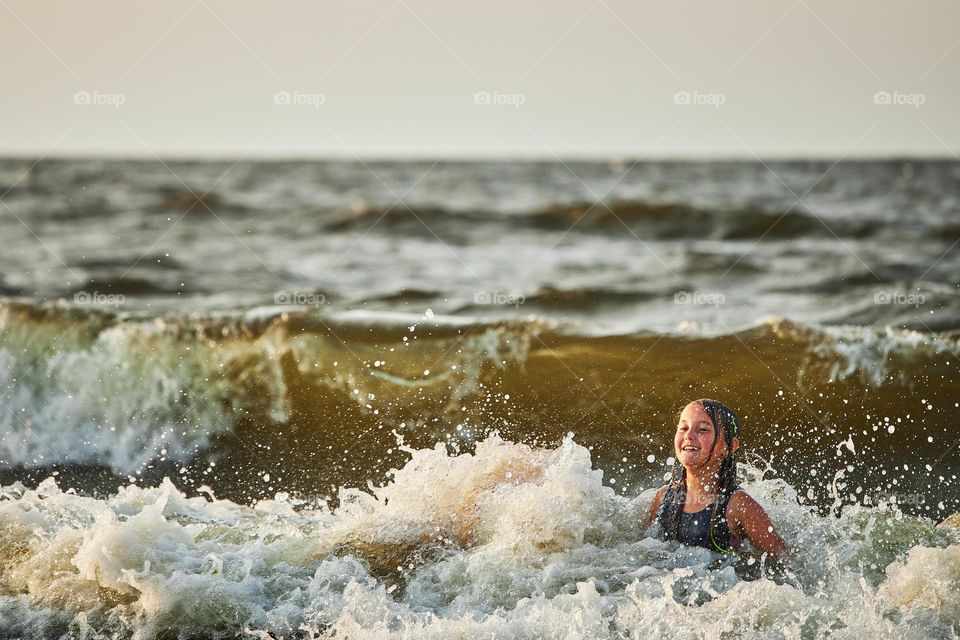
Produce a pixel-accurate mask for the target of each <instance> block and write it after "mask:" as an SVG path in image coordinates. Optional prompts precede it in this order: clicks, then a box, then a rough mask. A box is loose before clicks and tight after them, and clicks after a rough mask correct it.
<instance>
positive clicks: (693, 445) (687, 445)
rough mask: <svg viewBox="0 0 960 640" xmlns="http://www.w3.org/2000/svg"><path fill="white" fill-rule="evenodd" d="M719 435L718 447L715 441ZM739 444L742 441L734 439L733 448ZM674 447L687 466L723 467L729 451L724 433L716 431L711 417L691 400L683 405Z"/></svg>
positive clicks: (678, 457) (697, 403)
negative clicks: (722, 464)
mask: <svg viewBox="0 0 960 640" xmlns="http://www.w3.org/2000/svg"><path fill="white" fill-rule="evenodd" d="M718 438H719V440H718V442H717V444H716V447H715V448H714V444H713V443H714V440H717V439H718ZM739 444H740V443H739V440H737V438H734V439H733V448H734V449H736V448H737V445H739ZM673 448H674V450H675V453H676V456H677V460H678V461H679V462H680V464H682V465H683V466H684V467H686V468H687V469H690V468H698V467H706V466H716V467H719V466H720V461H721V460H723V459H724V458H726V457H727V455H728V454H729V449H728V447H727V441H726V440H725V439H724V438H723V434H721V433H716V432H715V431H714V428H713V423H712V422H710V416H709V415H707V412H706V410H705V409H704V408H703V405H701V404H700V403H699V402H691V403H690V404H688V405H687V406H686V407H684V408H683V412H682V413H681V414H680V423H679V424H678V425H677V434H676V435H675V436H674V438H673ZM711 450H712V452H713V455H711Z"/></svg>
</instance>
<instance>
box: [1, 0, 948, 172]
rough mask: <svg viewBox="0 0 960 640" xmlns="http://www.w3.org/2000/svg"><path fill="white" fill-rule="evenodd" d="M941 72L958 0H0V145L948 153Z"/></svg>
mask: <svg viewBox="0 0 960 640" xmlns="http://www.w3.org/2000/svg"><path fill="white" fill-rule="evenodd" d="M958 72H960V3H958V2H956V1H955V0H943V1H926V0H921V1H919V2H906V1H900V2H889V1H876V0H844V1H842V2H837V1H836V0H764V1H760V0H754V1H752V2H689V1H679V2H656V3H651V2H636V1H635V0H551V1H549V2H548V1H546V0H544V1H541V2H530V1H526V2H524V1H520V2H517V1H515V0H514V1H509V2H506V1H502V0H491V1H487V2H483V3H473V2H471V3H467V2H456V1H452V0H349V1H340V2H328V1H316V0H314V1H306V2H242V1H238V0H172V1H163V2H156V1H153V2H150V1H146V0H137V1H133V0H112V1H108V2H97V1H94V2H76V1H75V0H72V1H65V0H53V1H44V2H37V1H36V0H0V84H2V87H3V94H2V95H3V99H2V100H0V121H2V122H3V123H4V127H3V135H2V137H0V155H17V156H22V155H25V156H37V155H39V154H49V155H52V156H72V155H88V154H107V155H121V156H142V157H148V158H149V157H153V156H154V155H159V156H164V157H168V156H203V157H210V156H216V157H228V158H236V157H239V156H244V157H251V158H254V157H282V156H296V157H332V156H335V157H347V158H349V157H352V156H354V155H356V156H360V157H364V158H368V157H423V158H437V157H441V156H443V157H446V158H470V157H538V158H545V159H551V158H555V157H563V158H569V157H583V156H586V157H611V156H612V157H631V158H632V157H638V156H644V157H650V158H664V157H741V158H753V157H757V156H759V157H764V158H770V157H808V156H824V157H841V156H842V157H875V156H891V155H916V156H942V157H956V156H955V154H957V153H960V126H958V118H957V115H956V114H958V113H960V83H958V79H960V73H958ZM877 92H886V93H881V94H880V95H879V96H878V95H876V94H877Z"/></svg>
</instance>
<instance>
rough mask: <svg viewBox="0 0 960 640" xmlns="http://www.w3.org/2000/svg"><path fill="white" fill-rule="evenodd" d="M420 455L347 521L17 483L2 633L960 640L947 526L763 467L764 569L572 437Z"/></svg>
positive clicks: (956, 554)
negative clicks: (730, 554) (679, 540)
mask: <svg viewBox="0 0 960 640" xmlns="http://www.w3.org/2000/svg"><path fill="white" fill-rule="evenodd" d="M409 453H410V455H411V459H410V461H409V462H408V463H407V464H406V465H405V466H404V467H403V468H402V469H398V470H397V471H396V472H395V474H394V477H393V482H391V483H390V484H388V485H387V486H385V487H383V488H378V489H375V490H373V491H372V492H367V491H360V490H356V489H344V490H342V491H341V492H340V496H339V497H340V501H341V504H340V506H339V508H337V509H336V510H330V509H328V508H326V507H325V506H321V507H315V508H303V507H305V506H308V505H303V504H295V501H291V500H290V499H288V497H287V496H278V499H276V500H267V501H262V502H260V503H258V504H257V505H255V506H254V507H247V506H241V505H237V504H235V503H232V502H229V501H226V500H213V501H210V500H208V499H207V498H205V497H193V498H188V497H185V496H183V495H181V494H180V493H179V492H178V491H177V489H176V487H174V486H173V485H172V484H171V483H170V482H168V481H167V482H164V483H163V484H162V486H160V487H156V488H140V487H137V486H128V487H125V488H123V489H121V490H120V491H119V492H118V493H117V494H116V495H114V496H112V497H110V498H107V499H104V500H96V499H93V498H87V497H81V496H77V495H73V494H72V493H69V492H64V491H62V490H61V489H60V488H59V487H57V485H56V484H55V482H54V481H53V479H50V480H48V481H46V482H44V483H43V484H42V485H41V486H40V487H38V488H37V489H36V490H27V489H25V488H24V487H23V486H22V485H19V484H15V485H12V486H9V487H6V488H4V489H3V490H2V494H0V496H2V497H0V522H2V523H3V525H2V527H0V594H2V595H0V621H2V622H0V626H2V628H0V635H2V636H3V637H11V636H15V637H25V638H40V637H44V638H47V637H64V636H66V637H89V638H95V637H114V636H115V637H135V638H153V637H158V636H161V635H165V634H171V635H179V636H180V637H185V638H186V637H217V636H218V634H221V635H220V637H233V636H243V635H244V634H247V635H248V636H249V637H262V638H267V637H270V636H269V635H268V632H269V633H272V634H274V636H277V637H281V636H282V637H294V636H295V635H296V634H297V633H301V634H306V633H317V634H322V635H334V633H335V635H336V637H349V638H387V637H395V638H450V637H470V638H473V637H495V638H584V637H595V638H607V637H610V638H613V637H691V638H699V637H705V638H706V637H718V636H719V635H720V634H724V635H725V637H771V638H773V637H777V638H779V637H817V636H820V635H823V634H824V633H826V632H827V631H830V632H831V633H833V634H834V635H835V636H837V637H865V636H871V637H873V636H876V637H945V636H950V635H951V634H954V635H956V634H957V633H960V626H958V625H960V599H958V596H957V594H958V592H960V591H958V589H957V586H958V584H960V532H958V531H957V530H955V529H953V528H950V527H941V528H936V527H934V526H933V523H931V522H928V521H925V520H921V519H915V518H911V517H907V516H904V515H903V514H901V513H899V512H897V511H894V510H889V509H886V510H882V509H880V508H866V507H853V508H850V509H848V510H846V511H845V512H844V513H843V515H842V516H841V517H839V518H835V517H829V518H821V517H818V516H816V515H815V514H813V513H811V512H810V511H809V510H807V509H805V508H803V507H801V506H799V505H798V504H797V501H796V496H795V494H794V493H793V491H792V489H791V488H790V487H789V486H788V485H786V483H784V482H783V481H781V480H777V479H771V478H767V479H763V478H760V477H759V475H758V473H757V472H756V470H754V471H753V476H752V478H751V479H750V480H749V481H748V482H747V483H746V489H747V490H748V491H749V492H750V493H751V494H752V495H753V496H754V497H755V498H756V499H757V500H758V501H760V502H761V503H762V504H763V505H764V506H765V507H766V508H767V509H768V511H769V512H770V514H771V517H772V518H773V520H774V522H775V523H776V524H777V526H778V528H779V530H780V531H781V533H782V534H783V536H784V538H785V539H786V540H787V542H788V543H789V544H790V545H791V546H792V547H793V549H794V555H793V557H792V558H791V559H789V560H788V561H787V562H786V564H785V568H781V569H780V570H779V573H776V572H775V573H773V574H769V571H767V572H766V573H765V572H763V571H760V570H759V568H760V566H761V564H764V565H766V561H765V560H757V556H756V555H752V554H745V555H744V556H741V557H739V558H736V559H731V558H721V557H720V556H719V554H714V553H712V552H710V551H708V550H706V549H700V548H685V547H678V546H677V545H676V544H674V543H667V542H661V541H659V540H656V539H655V538H652V537H649V536H647V535H646V532H644V531H643V530H642V529H641V527H640V526H639V524H638V521H639V519H640V518H641V517H642V514H644V513H645V510H646V507H647V504H648V501H649V499H650V496H651V494H652V491H647V492H644V493H643V494H642V495H640V496H635V497H624V496H618V495H616V494H615V493H614V491H613V490H612V489H610V488H609V487H606V486H604V485H603V483H602V479H603V472H602V471H600V470H596V469H592V468H591V461H590V455H589V452H588V451H587V450H586V449H584V448H583V447H581V446H579V445H577V444H576V443H575V442H573V441H572V440H567V441H565V442H564V443H563V444H562V445H561V446H560V447H558V448H556V449H537V448H531V447H528V446H525V445H521V444H513V443H510V442H505V441H503V440H500V439H498V438H495V437H492V438H489V439H487V440H485V441H483V442H481V443H479V445H478V446H477V449H476V452H475V453H474V454H463V455H451V454H450V453H449V452H448V451H447V449H446V448H445V446H443V445H438V446H437V447H436V448H434V449H425V450H418V451H410V452H409ZM751 562H752V563H753V564H752V565H751V564H750V563H751ZM767 569H768V570H769V567H768V568H767ZM768 574H769V575H768ZM691 605H699V606H691ZM98 634H99V635H98Z"/></svg>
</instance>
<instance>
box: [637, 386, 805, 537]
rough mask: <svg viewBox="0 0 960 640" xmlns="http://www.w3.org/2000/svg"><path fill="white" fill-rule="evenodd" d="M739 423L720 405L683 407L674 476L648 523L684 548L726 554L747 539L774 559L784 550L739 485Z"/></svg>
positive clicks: (697, 403) (702, 403) (705, 403)
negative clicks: (692, 546) (705, 549)
mask: <svg viewBox="0 0 960 640" xmlns="http://www.w3.org/2000/svg"><path fill="white" fill-rule="evenodd" d="M739 430H740V421H739V420H738V419H737V416H736V414H735V413H734V412H733V411H732V410H731V409H730V408H729V407H727V406H726V405H725V404H723V403H722V402H718V401H716V400H708V399H703V400H695V401H693V402H691V403H690V404H688V405H687V406H686V407H684V409H683V411H682V412H681V413H680V420H679V422H678V424H677V433H676V435H675V436H674V439H673V446H674V449H675V455H676V463H675V464H674V468H673V477H672V478H671V481H670V483H669V484H666V485H664V486H662V487H660V489H659V490H658V491H657V494H656V495H655V496H654V498H653V502H652V503H651V505H650V512H649V514H648V519H649V522H651V523H652V522H653V521H656V522H657V523H659V525H660V528H661V530H662V532H663V536H664V537H665V538H667V539H673V540H678V541H680V542H681V543H683V544H687V545H696V546H700V547H706V548H708V549H711V550H714V551H720V552H722V553H730V552H732V551H734V550H736V549H738V548H739V547H740V544H741V542H742V541H743V540H748V541H749V542H750V544H751V545H752V546H753V547H754V548H755V549H757V550H759V551H762V552H764V553H769V554H772V555H781V554H783V553H785V552H786V551H787V546H786V545H785V544H784V542H783V540H781V539H780V536H779V535H777V532H776V531H775V530H774V528H773V525H772V524H771V522H770V518H769V517H768V516H767V513H766V511H764V510H763V507H761V506H760V505H759V504H757V502H756V501H755V500H754V499H753V498H751V497H750V496H749V495H747V494H746V492H744V491H742V490H740V489H739V488H738V487H737V477H736V476H737V473H736V472H737V467H736V457H735V453H736V451H737V448H738V447H739V446H740V438H739V435H740V434H739Z"/></svg>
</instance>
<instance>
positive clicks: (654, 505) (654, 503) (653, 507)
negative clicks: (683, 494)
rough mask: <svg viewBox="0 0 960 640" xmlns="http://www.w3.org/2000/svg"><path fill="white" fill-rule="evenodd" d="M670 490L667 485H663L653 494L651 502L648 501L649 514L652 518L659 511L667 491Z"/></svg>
mask: <svg viewBox="0 0 960 640" xmlns="http://www.w3.org/2000/svg"><path fill="white" fill-rule="evenodd" d="M669 488H670V485H669V484H665V485H663V486H662V487H660V488H659V489H657V492H656V493H655V494H653V500H651V501H650V514H651V516H653V515H654V514H656V513H657V511H659V510H660V505H661V504H662V503H663V498H664V497H665V496H666V495H667V489H669Z"/></svg>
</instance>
